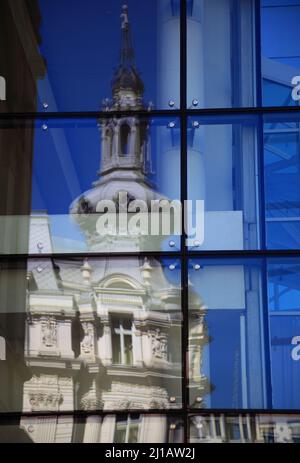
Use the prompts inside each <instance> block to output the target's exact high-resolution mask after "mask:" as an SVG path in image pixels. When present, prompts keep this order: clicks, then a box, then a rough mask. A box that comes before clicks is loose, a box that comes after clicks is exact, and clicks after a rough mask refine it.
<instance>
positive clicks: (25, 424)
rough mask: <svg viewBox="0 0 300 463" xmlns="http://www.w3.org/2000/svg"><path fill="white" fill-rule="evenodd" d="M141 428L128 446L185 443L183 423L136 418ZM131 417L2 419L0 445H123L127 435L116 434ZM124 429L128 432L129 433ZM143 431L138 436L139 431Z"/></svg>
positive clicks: (161, 417) (171, 419)
mask: <svg viewBox="0 0 300 463" xmlns="http://www.w3.org/2000/svg"><path fill="white" fill-rule="evenodd" d="M133 418H134V419H135V420H136V423H137V426H135V427H134V431H133V432H132V433H131V435H130V439H129V441H128V443H133V441H134V442H137V443H157V444H160V443H174V444H179V443H182V442H183V433H182V430H183V420H181V419H180V418H175V417H171V416H165V415H134V417H133ZM119 419H122V420H124V423H125V427H126V424H127V423H128V422H129V419H130V418H129V416H127V415H124V416H121V417H120V418H119V417H117V416H116V415H103V416H98V415H93V416H87V417H86V418H76V417H73V416H55V415H52V416H41V417H30V416H23V417H22V418H21V422H18V421H17V420H15V419H3V418H2V419H1V421H0V443H28V444H33V443H37V444H46V443H50V444H54V443H58V444H63V443H66V444H68V443H86V444H90V443H102V444H110V443H120V442H121V443H123V442H125V440H124V439H125V433H123V434H122V439H119V437H121V433H119V432H115V429H116V428H117V427H119V426H120V422H118V420H119ZM125 427H124V429H125ZM137 429H139V430H140V432H138V435H137V434H136V430H137Z"/></svg>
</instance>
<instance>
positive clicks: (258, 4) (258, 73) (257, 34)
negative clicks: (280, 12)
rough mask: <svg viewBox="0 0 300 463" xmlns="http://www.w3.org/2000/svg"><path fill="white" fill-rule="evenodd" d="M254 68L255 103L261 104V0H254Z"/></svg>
mask: <svg viewBox="0 0 300 463" xmlns="http://www.w3.org/2000/svg"><path fill="white" fill-rule="evenodd" d="M254 8H255V12H254V17H255V37H254V40H255V69H256V105H257V106H258V107H259V108H261V107H262V106H263V96H262V85H263V83H262V71H261V0H255V5H254Z"/></svg>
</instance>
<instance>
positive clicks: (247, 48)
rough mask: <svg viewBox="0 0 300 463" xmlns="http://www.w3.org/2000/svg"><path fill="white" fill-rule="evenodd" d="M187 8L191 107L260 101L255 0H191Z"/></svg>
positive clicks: (213, 106) (237, 105) (222, 105)
mask: <svg viewBox="0 0 300 463" xmlns="http://www.w3.org/2000/svg"><path fill="white" fill-rule="evenodd" d="M187 8H188V9H187V16H188V23H187V28H188V36H187V64H188V69H187V79H188V88H187V95H188V96H187V102H188V107H191V108H194V109H197V108H232V107H247V106H255V105H256V89H255V80H256V76H255V59H254V57H255V1H253V0H235V1H234V2H232V1H231V0H221V1H220V0H191V1H188V2H187ZM216 31H217V33H216Z"/></svg>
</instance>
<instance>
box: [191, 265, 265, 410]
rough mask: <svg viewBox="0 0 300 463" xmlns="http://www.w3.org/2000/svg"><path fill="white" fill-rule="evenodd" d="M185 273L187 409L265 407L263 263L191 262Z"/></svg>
mask: <svg viewBox="0 0 300 463" xmlns="http://www.w3.org/2000/svg"><path fill="white" fill-rule="evenodd" d="M189 269H190V271H189V277H190V286H189V323H190V324H189V328H190V330H189V361H190V365H189V371H190V383H189V388H190V403H191V406H193V407H195V408H197V407H200V408H221V409H222V408H233V409H234V408H265V407H266V406H267V405H266V383H265V380H266V377H265V374H266V373H265V359H264V356H265V352H264V346H263V339H264V327H263V313H262V305H261V301H262V293H261V285H262V284H263V274H262V267H261V262H260V261H259V260H251V259H249V260H242V259H236V260H235V259H232V260H230V259H223V260H222V259H210V260H209V259H193V260H191V261H190V265H189Z"/></svg>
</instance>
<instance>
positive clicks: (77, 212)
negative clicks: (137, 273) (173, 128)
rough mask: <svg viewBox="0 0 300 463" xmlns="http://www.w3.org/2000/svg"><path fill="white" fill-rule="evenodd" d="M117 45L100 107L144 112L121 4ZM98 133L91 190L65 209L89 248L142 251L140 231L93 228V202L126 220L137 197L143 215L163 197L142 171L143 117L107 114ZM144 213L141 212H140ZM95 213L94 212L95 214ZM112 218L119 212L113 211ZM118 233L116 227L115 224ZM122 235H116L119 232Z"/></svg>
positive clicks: (147, 160)
mask: <svg viewBox="0 0 300 463" xmlns="http://www.w3.org/2000/svg"><path fill="white" fill-rule="evenodd" d="M121 33H122V44H121V52H120V63H119V65H118V67H117V69H116V71H115V74H114V77H113V80H112V100H109V99H107V100H104V101H103V109H104V111H107V112H108V113H110V112H116V111H124V112H126V111H135V110H136V111H138V110H145V106H144V103H143V94H144V83H143V81H142V79H141V77H140V75H139V73H138V70H137V68H136V65H135V54H134V49H133V46H132V38H131V26H130V22H129V17H128V7H127V6H123V8H122V14H121ZM99 128H100V133H101V164H100V170H99V173H98V174H99V177H100V178H99V180H98V181H96V182H95V183H94V184H93V188H92V189H91V190H89V191H87V192H85V193H84V194H83V195H81V196H80V197H79V198H77V199H76V200H75V201H74V202H73V203H72V205H71V207H70V213H71V214H73V216H74V219H75V220H76V221H77V223H78V224H79V225H80V228H81V230H82V231H83V233H84V235H85V239H86V244H87V247H88V249H89V250H92V251H103V250H105V251H106V252H107V251H109V250H113V251H114V252H115V251H116V246H117V247H118V248H119V250H120V252H122V250H123V251H124V249H125V250H126V251H143V250H145V249H146V246H147V241H149V234H148V233H147V235H148V236H145V235H144V236H143V234H142V233H140V234H138V236H135V237H132V235H131V236H129V235H130V234H129V233H128V235H127V236H124V235H125V234H124V233H122V234H120V233H118V236H117V237H116V236H113V235H109V234H107V235H104V234H100V233H97V232H96V228H97V219H98V218H99V215H100V214H99V213H100V212H104V210H101V211H99V205H100V204H101V202H102V201H103V204H104V202H105V201H111V202H112V204H114V205H115V210H116V211H117V213H121V212H124V211H126V212H127V210H128V211H129V212H128V220H129V219H130V212H132V213H133V212H136V209H135V208H136V206H134V211H133V210H132V211H130V209H128V208H130V205H134V202H135V203H136V201H142V202H143V204H144V205H145V210H142V211H141V212H143V213H145V214H147V220H148V219H149V217H150V216H149V215H148V212H149V211H151V202H152V201H162V200H167V199H166V198H165V197H164V196H163V195H161V194H160V193H158V192H157V191H155V187H154V185H152V184H151V182H150V181H149V179H148V177H147V175H148V174H149V173H150V170H151V155H150V146H149V143H150V135H149V121H148V120H146V119H145V118H141V117H138V116H136V115H134V114H133V115H131V114H130V115H129V116H126V117H124V116H122V117H116V116H112V117H109V116H108V117H107V118H105V119H102V120H100V121H99ZM146 211H147V212H146ZM97 212H98V214H97ZM118 217H120V215H119V214H118ZM117 230H118V231H119V229H118V228H117ZM120 235H122V236H120ZM164 238H165V237H162V236H153V237H151V241H152V243H153V244H152V247H153V248H154V247H155V248H159V247H160V243H161V241H162V240H163V239H164Z"/></svg>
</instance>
